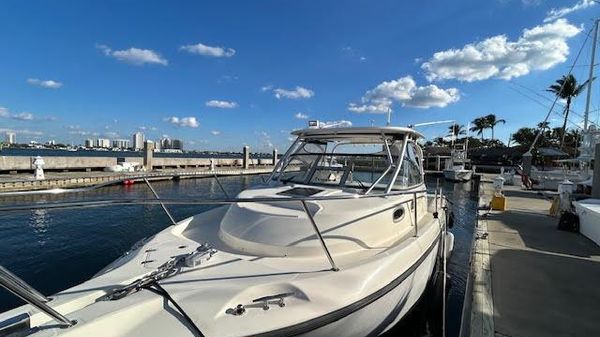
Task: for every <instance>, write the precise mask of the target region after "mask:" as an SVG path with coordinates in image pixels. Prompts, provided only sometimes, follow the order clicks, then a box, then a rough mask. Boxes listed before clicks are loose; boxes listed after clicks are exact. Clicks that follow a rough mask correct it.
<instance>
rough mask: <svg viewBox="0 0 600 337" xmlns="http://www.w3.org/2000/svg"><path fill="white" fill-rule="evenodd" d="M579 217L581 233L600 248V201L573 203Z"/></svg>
mask: <svg viewBox="0 0 600 337" xmlns="http://www.w3.org/2000/svg"><path fill="white" fill-rule="evenodd" d="M573 206H574V207H575V211H576V213H577V215H578V216H579V232H580V233H581V234H583V235H584V236H585V237H587V238H588V239H590V240H592V241H594V242H595V243H596V244H597V245H598V246H600V199H584V200H580V201H575V202H573Z"/></svg>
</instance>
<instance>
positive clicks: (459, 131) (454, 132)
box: [448, 124, 467, 137]
mask: <svg viewBox="0 0 600 337" xmlns="http://www.w3.org/2000/svg"><path fill="white" fill-rule="evenodd" d="M448 134H449V135H450V136H456V137H458V136H460V135H466V134H467V131H466V130H465V126H464V125H458V124H452V125H450V126H449V127H448Z"/></svg>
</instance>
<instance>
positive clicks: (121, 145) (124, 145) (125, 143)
mask: <svg viewBox="0 0 600 337" xmlns="http://www.w3.org/2000/svg"><path fill="white" fill-rule="evenodd" d="M113 147H116V148H118V149H128V148H129V139H115V140H113Z"/></svg>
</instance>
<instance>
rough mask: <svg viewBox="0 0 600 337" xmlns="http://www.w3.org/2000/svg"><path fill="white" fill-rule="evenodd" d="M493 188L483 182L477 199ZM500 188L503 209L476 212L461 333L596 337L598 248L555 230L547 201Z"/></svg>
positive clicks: (516, 189) (513, 188) (599, 294)
mask: <svg viewBox="0 0 600 337" xmlns="http://www.w3.org/2000/svg"><path fill="white" fill-rule="evenodd" d="M492 189H493V188H492V185H491V184H490V183H483V182H482V185H481V191H482V193H484V195H483V196H482V202H481V203H487V202H489V200H490V198H491V194H492ZM504 193H505V196H506V197H507V206H508V207H507V210H506V211H504V212H497V211H492V212H488V211H480V214H479V221H478V228H477V233H476V236H477V237H476V241H475V244H474V252H473V257H472V278H473V279H472V288H473V289H472V290H473V291H472V294H473V299H472V303H471V305H470V307H471V310H470V320H466V321H463V330H470V332H471V333H470V335H471V336H473V337H475V336H600V324H599V323H598V317H600V306H599V305H598V303H600V288H598V281H600V247H598V246H597V245H596V244H594V243H593V242H592V241H591V240H589V239H587V238H586V237H584V236H582V235H580V234H575V233H569V232H564V231H559V230H557V228H556V225H557V223H558V219H556V218H553V217H550V216H549V215H548V210H549V208H550V201H548V200H547V199H545V198H544V197H542V196H540V195H539V194H538V193H536V192H533V191H524V190H522V189H521V188H520V186H506V187H505V192H504ZM481 203H480V204H481ZM486 233H487V235H486ZM467 306H468V304H467ZM469 321H470V326H469ZM463 332H465V331H463ZM463 335H468V334H463Z"/></svg>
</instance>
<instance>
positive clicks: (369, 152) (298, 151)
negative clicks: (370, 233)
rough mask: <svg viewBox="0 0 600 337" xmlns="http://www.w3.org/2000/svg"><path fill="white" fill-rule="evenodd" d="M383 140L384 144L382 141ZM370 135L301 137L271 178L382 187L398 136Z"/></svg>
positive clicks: (395, 156)
mask: <svg viewBox="0 0 600 337" xmlns="http://www.w3.org/2000/svg"><path fill="white" fill-rule="evenodd" d="M385 142H387V146H386V143H385ZM385 142H384V139H383V138H382V137H381V136H374V137H370V138H364V139H356V138H355V137H354V138H352V139H321V138H319V139H304V140H300V141H299V142H298V143H297V144H296V145H295V147H294V148H293V149H291V151H290V154H289V155H288V156H287V157H286V158H284V159H283V160H284V163H283V164H282V168H281V169H280V170H279V171H278V172H276V174H275V175H274V176H273V179H274V180H278V181H281V182H284V183H288V182H292V183H299V184H307V185H330V186H340V187H351V188H357V189H363V190H367V189H369V188H370V187H371V186H372V185H374V184H375V186H373V188H379V189H383V188H386V187H387V186H388V184H389V182H390V181H391V179H392V176H393V174H394V167H395V166H392V165H391V164H392V163H393V164H394V165H396V164H397V163H398V161H399V156H400V153H401V152H402V144H403V141H402V140H397V139H391V138H386V139H385Z"/></svg>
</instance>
